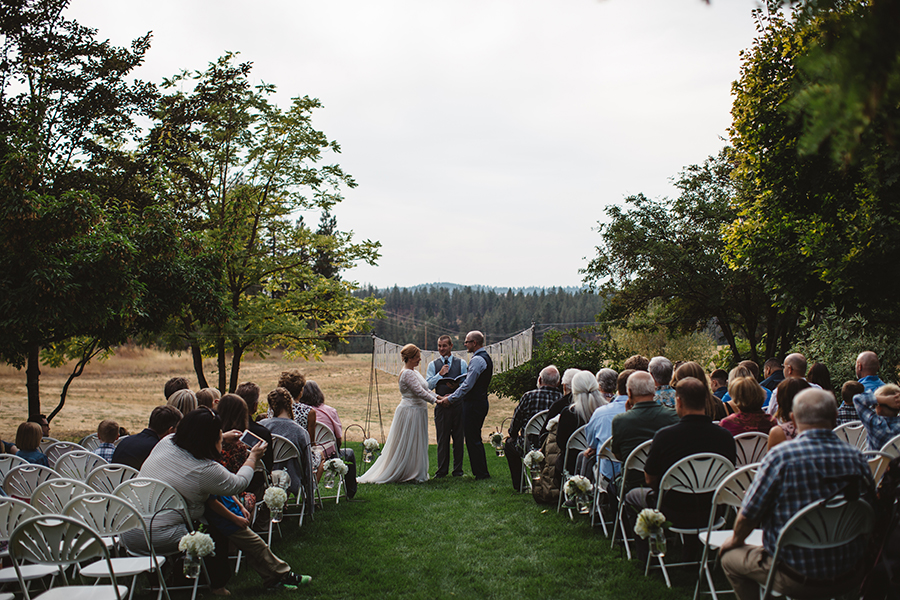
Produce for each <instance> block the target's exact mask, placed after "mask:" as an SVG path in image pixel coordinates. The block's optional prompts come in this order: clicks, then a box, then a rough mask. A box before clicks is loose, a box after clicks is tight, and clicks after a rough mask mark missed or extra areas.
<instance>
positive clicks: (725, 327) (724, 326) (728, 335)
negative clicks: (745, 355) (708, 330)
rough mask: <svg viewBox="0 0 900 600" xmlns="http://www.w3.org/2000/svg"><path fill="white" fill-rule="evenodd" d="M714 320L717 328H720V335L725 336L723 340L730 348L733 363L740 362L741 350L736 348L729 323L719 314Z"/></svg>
mask: <svg viewBox="0 0 900 600" xmlns="http://www.w3.org/2000/svg"><path fill="white" fill-rule="evenodd" d="M716 322H717V323H718V324H719V329H721V330H722V335H724V336H725V340H726V341H727V342H728V347H729V348H731V358H732V359H733V362H734V364H737V363H739V362H741V352H740V350H738V347H737V340H735V339H734V330H733V329H731V323H729V322H728V321H726V320H725V319H723V318H722V317H720V316H716Z"/></svg>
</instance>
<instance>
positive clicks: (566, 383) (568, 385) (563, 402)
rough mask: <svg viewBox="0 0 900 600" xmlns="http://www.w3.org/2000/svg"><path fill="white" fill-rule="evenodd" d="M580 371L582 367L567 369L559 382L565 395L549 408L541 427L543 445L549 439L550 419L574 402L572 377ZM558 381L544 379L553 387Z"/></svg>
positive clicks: (546, 383)
mask: <svg viewBox="0 0 900 600" xmlns="http://www.w3.org/2000/svg"><path fill="white" fill-rule="evenodd" d="M551 366H552V365H551ZM580 372H581V369H566V370H565V372H564V373H563V375H562V378H561V380H560V381H559V382H558V383H559V384H560V385H561V386H562V393H563V395H562V396H561V397H560V398H559V400H556V401H555V402H554V403H553V404H551V405H550V406H549V407H548V408H547V418H546V419H544V426H543V427H541V435H540V443H541V446H543V445H544V440H545V439H547V427H548V425H547V424H548V423H549V422H550V419H552V418H553V417H556V416H557V415H559V414H561V413H562V411H563V410H564V409H565V408H566V407H567V406H569V405H570V404H572V379H573V378H574V377H575V375H577V374H578V373H580ZM556 383H557V382H553V383H548V382H547V381H544V384H545V385H550V386H551V387H556ZM562 447H563V446H560V448H562Z"/></svg>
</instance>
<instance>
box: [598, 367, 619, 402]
mask: <svg viewBox="0 0 900 600" xmlns="http://www.w3.org/2000/svg"><path fill="white" fill-rule="evenodd" d="M618 378H619V374H618V373H616V372H615V371H614V370H613V369H600V370H599V371H597V386H598V387H599V388H600V394H602V395H603V397H604V398H606V401H607V402H612V401H613V398H615V397H616V382H617V380H618Z"/></svg>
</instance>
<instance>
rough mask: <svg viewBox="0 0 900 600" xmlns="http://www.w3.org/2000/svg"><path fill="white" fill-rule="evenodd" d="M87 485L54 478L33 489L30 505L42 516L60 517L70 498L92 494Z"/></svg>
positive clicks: (71, 480)
mask: <svg viewBox="0 0 900 600" xmlns="http://www.w3.org/2000/svg"><path fill="white" fill-rule="evenodd" d="M93 491H94V490H93V489H91V487H90V486H89V485H87V484H86V483H83V482H81V481H77V480H75V479H66V478H64V477H56V478H54V479H48V480H47V481H45V482H44V483H42V484H40V485H39V486H37V487H36V488H34V492H33V493H32V494H31V505H32V506H33V507H35V508H36V509H37V510H38V511H40V513H41V514H44V515H61V514H62V511H63V508H65V506H66V504H68V503H69V501H70V500H71V499H72V498H75V497H76V496H80V495H82V494H87V493H88V492H93Z"/></svg>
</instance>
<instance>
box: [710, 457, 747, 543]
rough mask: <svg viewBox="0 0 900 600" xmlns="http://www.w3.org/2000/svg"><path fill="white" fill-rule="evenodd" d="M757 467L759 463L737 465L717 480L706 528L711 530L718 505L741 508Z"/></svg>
mask: <svg viewBox="0 0 900 600" xmlns="http://www.w3.org/2000/svg"><path fill="white" fill-rule="evenodd" d="M758 468H759V465H745V466H743V467H739V468H737V469H735V470H734V471H732V472H731V473H729V474H728V475H726V476H725V478H724V479H722V481H721V482H719V485H718V487H716V491H715V493H714V494H713V499H712V509H711V510H710V511H709V527H708V529H710V530H712V528H713V525H714V524H715V522H716V513H717V510H716V509H717V508H718V507H719V506H730V507H732V508H734V509H735V511H737V510H739V509H740V508H741V504H743V502H744V496H745V495H747V490H749V489H750V486H751V485H752V484H753V480H754V479H755V478H756V470H757V469H758Z"/></svg>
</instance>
